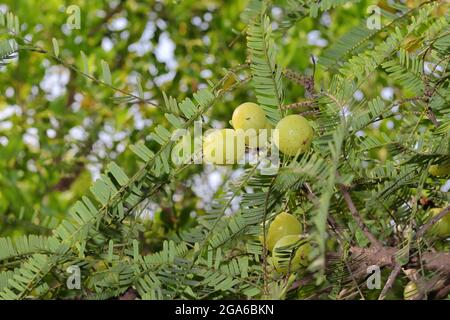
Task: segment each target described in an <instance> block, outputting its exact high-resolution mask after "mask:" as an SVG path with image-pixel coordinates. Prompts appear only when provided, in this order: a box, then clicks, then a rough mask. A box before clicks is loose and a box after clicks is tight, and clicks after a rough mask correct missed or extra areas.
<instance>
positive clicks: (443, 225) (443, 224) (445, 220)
mask: <svg viewBox="0 0 450 320" xmlns="http://www.w3.org/2000/svg"><path fill="white" fill-rule="evenodd" d="M442 210H444V208H433V209H431V210H430V211H429V214H430V219H431V218H432V217H434V216H437V215H438V214H439V213H440V212H441V211H442ZM430 232H431V234H432V235H434V236H438V237H443V238H445V237H450V213H447V214H446V215H445V216H443V217H442V218H441V219H440V220H438V221H437V222H436V223H435V224H434V225H433V226H432V227H431V228H430Z"/></svg>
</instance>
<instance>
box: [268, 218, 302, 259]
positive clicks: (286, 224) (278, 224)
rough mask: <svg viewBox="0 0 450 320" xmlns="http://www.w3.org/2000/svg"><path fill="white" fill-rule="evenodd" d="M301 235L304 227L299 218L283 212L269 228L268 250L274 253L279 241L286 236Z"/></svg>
mask: <svg viewBox="0 0 450 320" xmlns="http://www.w3.org/2000/svg"><path fill="white" fill-rule="evenodd" d="M301 233H302V225H301V224H300V222H299V221H298V220H297V218H296V217H294V216H293V215H291V214H289V213H287V212H281V213H280V214H278V215H277V216H276V217H275V219H274V220H273V221H272V223H271V224H270V226H269V230H268V232H267V237H266V241H267V249H268V250H269V251H272V250H273V247H274V246H275V244H276V243H277V241H278V240H280V239H281V238H283V237H285V236H289V235H300V234H301Z"/></svg>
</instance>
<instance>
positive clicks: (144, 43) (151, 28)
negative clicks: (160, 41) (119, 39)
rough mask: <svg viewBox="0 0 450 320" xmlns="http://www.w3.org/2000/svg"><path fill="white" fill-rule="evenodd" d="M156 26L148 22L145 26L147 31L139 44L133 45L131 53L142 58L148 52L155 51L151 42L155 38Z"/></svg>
mask: <svg viewBox="0 0 450 320" xmlns="http://www.w3.org/2000/svg"><path fill="white" fill-rule="evenodd" d="M155 30H156V26H155V23H154V22H153V21H148V22H147V24H146V25H145V29H144V31H143V32H142V35H141V38H140V39H139V41H138V42H135V43H133V44H131V45H130V46H129V47H128V49H129V51H130V52H135V53H136V54H137V55H138V56H140V57H142V56H143V55H145V54H146V53H147V52H150V51H151V50H152V49H153V45H152V43H151V42H150V40H151V39H153V37H154V36H155Z"/></svg>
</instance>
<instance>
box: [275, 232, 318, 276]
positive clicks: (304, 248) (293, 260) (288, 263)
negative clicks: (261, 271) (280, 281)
mask: <svg viewBox="0 0 450 320" xmlns="http://www.w3.org/2000/svg"><path fill="white" fill-rule="evenodd" d="M299 240H300V236H298V235H296V236H285V237H283V238H281V239H280V240H278V242H277V243H276V244H275V246H274V248H273V252H272V262H273V265H274V267H275V269H276V270H277V271H278V272H280V273H283V274H286V273H287V272H288V271H289V270H290V271H297V270H299V269H301V268H305V267H307V266H308V255H309V253H310V252H311V245H310V244H309V243H305V244H302V245H301V246H300V247H298V249H297V250H295V253H293V252H292V250H294V249H293V248H292V249H290V250H291V254H290V258H289V257H288V254H289V246H294V245H295V244H296V243H297V242H298V241H299Z"/></svg>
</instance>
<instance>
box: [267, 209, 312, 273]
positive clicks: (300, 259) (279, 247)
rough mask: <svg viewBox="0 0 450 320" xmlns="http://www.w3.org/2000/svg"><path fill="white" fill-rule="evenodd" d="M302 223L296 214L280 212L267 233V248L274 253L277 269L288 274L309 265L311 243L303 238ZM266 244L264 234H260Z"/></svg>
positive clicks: (274, 263) (273, 258) (274, 264)
mask: <svg viewBox="0 0 450 320" xmlns="http://www.w3.org/2000/svg"><path fill="white" fill-rule="evenodd" d="M301 234H302V225H301V223H300V222H299V221H298V220H297V218H296V217H295V216H293V215H292V214H289V213H287V212H281V213H279V214H278V215H277V216H276V217H275V219H274V220H273V221H272V223H271V224H270V225H269V229H268V231H267V234H266V238H265V240H266V248H267V250H269V251H270V252H271V253H272V263H273V266H274V267H275V270H276V271H277V272H279V273H282V274H286V273H288V272H289V271H298V270H300V269H303V268H306V267H307V266H308V256H309V253H310V252H311V249H312V247H311V245H310V244H309V242H308V241H305V240H302V236H301ZM260 241H261V243H263V244H264V236H263V235H261V236H260Z"/></svg>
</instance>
